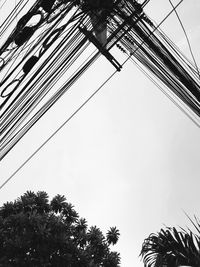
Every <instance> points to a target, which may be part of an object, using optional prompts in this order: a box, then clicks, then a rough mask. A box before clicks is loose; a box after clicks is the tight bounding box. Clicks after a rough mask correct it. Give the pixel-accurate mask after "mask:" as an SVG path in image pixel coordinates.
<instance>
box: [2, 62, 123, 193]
mask: <svg viewBox="0 0 200 267" xmlns="http://www.w3.org/2000/svg"><path fill="white" fill-rule="evenodd" d="M127 60H128V59H127ZM127 60H126V61H125V62H124V63H123V65H124V64H125V63H126V62H127ZM116 73H117V70H116V71H114V72H113V73H112V74H111V75H110V76H109V77H108V78H107V79H106V81H104V82H103V83H102V84H101V85H100V87H98V88H97V90H96V91H95V92H94V93H93V94H92V95H90V96H89V97H88V98H87V99H86V101H85V102H84V103H83V104H82V105H81V106H80V107H79V108H78V109H76V111H75V112H74V113H73V114H72V115H71V116H70V117H69V118H68V119H67V120H65V121H64V122H63V123H62V124H61V125H60V126H59V127H58V129H57V130H56V131H55V132H53V134H51V135H50V136H49V137H48V139H47V140H46V141H45V142H44V143H42V145H41V146H39V147H38V148H37V149H36V150H35V151H34V152H33V153H32V154H31V155H30V156H29V157H28V158H27V159H26V160H25V161H24V162H23V163H22V164H21V165H20V167H19V168H17V170H16V171H14V172H13V174H12V175H11V176H10V177H9V178H8V179H6V180H5V181H4V182H3V184H2V185H1V186H0V190H1V189H2V188H3V187H4V186H5V185H6V184H7V183H8V182H9V181H10V180H11V179H12V178H13V177H14V176H15V175H16V174H17V173H18V172H19V171H20V170H21V169H22V168H23V167H24V166H25V165H26V164H27V163H28V162H29V161H30V160H31V159H32V158H33V157H34V156H35V155H36V154H37V153H38V152H39V151H40V150H41V149H42V148H43V147H44V146H45V145H46V144H47V143H48V142H49V141H50V140H51V139H52V138H53V137H54V136H55V135H56V134H57V133H58V132H59V131H60V130H61V129H62V128H63V127H64V126H65V125H66V124H67V123H68V122H69V121H70V120H71V119H72V118H73V117H74V116H75V115H76V114H77V113H78V112H79V111H80V110H81V109H82V108H83V107H84V106H85V105H86V104H87V103H88V102H89V101H90V100H91V99H92V98H93V97H94V96H95V95H96V94H97V93H98V92H99V91H100V90H101V89H102V87H103V86H104V85H105V84H106V83H107V82H108V81H109V80H110V79H111V78H112V77H113V76H114V75H115V74H116Z"/></svg>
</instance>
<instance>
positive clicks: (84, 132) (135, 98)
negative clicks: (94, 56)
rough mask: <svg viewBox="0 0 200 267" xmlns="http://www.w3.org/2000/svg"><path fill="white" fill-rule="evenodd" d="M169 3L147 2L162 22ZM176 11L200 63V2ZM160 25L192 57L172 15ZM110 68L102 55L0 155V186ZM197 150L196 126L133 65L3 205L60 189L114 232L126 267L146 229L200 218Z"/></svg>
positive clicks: (11, 187)
mask: <svg viewBox="0 0 200 267" xmlns="http://www.w3.org/2000/svg"><path fill="white" fill-rule="evenodd" d="M177 2H178V1H173V3H174V4H176V3H177ZM170 9H171V6H170V4H169V1H168V0H151V1H150V3H149V4H148V6H147V7H146V9H145V11H146V13H147V14H148V15H149V16H150V17H151V18H152V19H153V20H154V21H156V22H157V23H159V22H160V21H161V20H162V19H163V17H164V16H165V15H166V14H167V13H168V12H169V10H170ZM177 10H178V13H179V15H180V17H181V19H182V22H183V24H184V26H185V29H186V31H187V34H188V37H189V39H190V42H191V45H192V49H193V52H194V55H195V58H196V60H197V63H198V64H199V63H200V54H199V41H200V24H199V12H200V2H199V1H198V0H184V1H183V2H182V4H181V5H180V6H179V8H178V9H177ZM162 29H163V30H164V31H165V33H166V34H167V35H168V36H169V37H170V38H171V39H172V40H173V41H174V42H175V43H176V44H177V45H178V46H179V48H180V49H181V50H182V51H183V53H184V54H185V55H187V56H188V58H190V59H191V56H190V53H189V49H188V45H187V42H186V39H185V36H184V34H183V31H182V29H181V27H180V24H179V22H178V21H177V18H176V16H175V15H174V14H173V15H171V16H170V17H169V19H168V20H167V21H166V22H165V23H164V24H163V25H162ZM119 57H120V55H119ZM113 71H114V69H113V67H112V66H111V65H110V63H109V62H107V61H106V60H105V59H104V58H101V59H99V61H98V62H97V63H95V64H94V65H93V66H92V67H91V68H90V69H89V70H88V71H87V73H86V74H85V75H84V76H83V77H82V78H81V79H80V81H78V83H77V85H76V86H75V87H74V90H73V92H72V93H70V94H69V95H66V96H64V97H63V98H62V99H60V100H59V101H58V103H57V104H56V105H55V106H54V107H53V108H52V109H51V110H50V111H49V112H48V114H46V115H45V116H44V117H43V118H42V119H41V120H40V121H39V122H38V124H37V125H35V126H34V127H33V128H32V129H31V131H29V132H28V133H27V134H26V136H25V137H24V138H23V139H22V140H21V141H20V142H19V143H18V145H16V147H14V148H13V149H12V150H11V152H10V153H9V154H8V155H7V156H6V157H5V158H4V159H3V160H2V162H1V166H0V182H1V183H3V181H5V180H6V179H7V178H8V177H9V176H10V175H11V174H12V173H13V172H14V171H15V170H16V169H17V168H18V167H19V166H20V165H21V164H22V163H23V162H24V161H25V160H26V159H27V158H28V157H29V156H30V155H31V154H32V153H33V152H34V151H35V150H36V149H37V148H38V147H39V146H40V145H41V144H42V143H43V142H44V141H45V140H46V139H47V138H48V137H49V136H50V135H51V134H52V133H53V132H54V131H55V130H56V129H57V128H58V127H59V126H60V125H61V124H62V123H63V122H64V121H65V120H66V118H67V117H68V116H69V115H70V114H71V113H72V112H73V110H75V109H76V108H77V107H78V106H79V105H80V104H81V103H82V102H83V101H84V99H86V98H87V96H89V95H90V94H91V93H92V92H93V91H94V90H95V89H96V88H98V86H99V85H100V84H101V83H102V81H103V80H105V78H106V77H108V76H109V75H110V73H112V72H113ZM199 151H200V142H199V128H198V127H197V126H196V125H195V124H194V123H193V122H192V121H191V120H190V119H189V118H188V117H187V116H186V115H185V114H183V113H182V112H181V111H180V110H179V109H178V108H177V107H176V106H175V105H174V104H173V103H172V102H171V101H170V100H169V99H168V98H167V97H166V96H165V95H164V94H163V93H162V92H161V91H159V89H158V88H157V87H155V85H153V84H152V83H151V81H149V80H148V79H147V78H146V76H144V74H142V73H141V72H140V71H139V70H138V69H137V68H136V67H135V65H134V64H133V63H132V62H131V61H129V62H128V63H127V64H125V65H124V67H123V69H122V71H121V72H120V73H117V74H116V75H115V76H114V77H113V78H112V79H111V80H110V81H109V82H108V83H106V85H105V86H104V87H103V88H102V90H101V91H100V92H99V93H98V94H97V95H96V96H95V97H94V98H93V99H92V100H91V101H90V102H89V103H88V104H87V105H86V106H85V107H84V108H83V109H82V110H81V111H80V112H79V113H78V114H77V115H76V116H75V117H74V118H73V119H72V120H71V121H70V122H69V123H68V124H67V125H66V126H65V127H63V128H62V129H61V130H60V131H59V133H58V134H57V135H56V136H55V137H54V138H52V139H51V140H50V141H49V142H48V143H47V144H46V145H45V146H44V147H43V148H42V149H41V150H40V151H39V152H38V153H37V154H36V155H35V156H34V157H33V158H32V159H31V160H30V161H29V162H28V163H27V164H26V165H25V166H24V167H23V168H22V169H21V170H20V171H19V172H18V173H17V174H16V175H15V176H14V177H13V178H12V180H11V181H10V182H9V183H8V184H7V185H6V186H4V187H3V188H2V189H1V192H0V205H1V204H3V203H4V202H6V201H10V200H14V199H16V198H17V197H19V196H20V195H21V194H23V193H24V192H26V191H27V190H32V191H35V192H37V191H39V190H44V191H46V192H47V193H48V194H49V196H50V198H51V197H53V196H55V195H56V194H58V193H59V194H63V195H65V196H66V197H67V200H68V201H69V202H71V203H72V204H73V205H74V206H75V209H76V210H77V212H78V213H79V215H80V216H81V217H84V218H86V219H87V221H88V224H89V225H97V226H98V227H99V228H101V229H102V230H103V232H104V233H106V231H107V230H108V229H109V227H111V226H116V227H117V228H118V229H119V231H120V234H121V235H120V239H119V242H118V244H117V245H116V246H115V247H113V250H116V251H118V252H120V253H121V266H122V267H132V266H134V267H142V266H143V264H142V261H141V259H140V258H139V253H140V250H141V246H142V242H143V240H144V239H145V238H146V237H148V235H149V234H150V233H152V232H157V231H159V230H160V228H162V227H164V226H165V225H167V226H182V227H185V226H190V222H189V221H188V219H187V218H186V216H185V214H184V212H183V211H185V212H187V213H188V214H189V215H190V216H193V215H194V214H195V215H196V216H197V217H198V216H199V217H200V208H199V186H200V181H199V172H200V165H199V159H200V156H199Z"/></svg>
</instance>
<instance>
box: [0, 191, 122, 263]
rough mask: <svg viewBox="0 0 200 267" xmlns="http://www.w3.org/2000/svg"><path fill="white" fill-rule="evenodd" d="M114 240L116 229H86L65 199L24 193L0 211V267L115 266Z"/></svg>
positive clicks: (118, 259)
mask: <svg viewBox="0 0 200 267" xmlns="http://www.w3.org/2000/svg"><path fill="white" fill-rule="evenodd" d="M118 238H119V231H118V230H117V228H116V227H111V228H110V230H109V231H108V232H107V234H106V236H104V235H103V233H102V232H101V230H100V229H99V228H97V227H96V226H92V227H88V225H87V221H86V220H85V219H83V218H80V217H79V215H78V213H77V212H76V211H75V209H74V207H73V205H72V204H71V203H68V202H67V201H66V198H65V196H61V195H56V196H55V197H54V198H53V199H52V200H51V201H49V197H48V195H47V193H46V192H42V191H39V192H37V193H34V192H31V191H27V192H26V193H25V194H23V195H22V196H21V197H19V198H18V199H17V200H15V201H14V202H7V203H5V204H4V205H3V206H2V207H1V208H0V267H1V266H8V267H9V266H20V267H21V266H22V267H23V266H26V267H28V266H35V267H36V266H37V267H40V266H42V267H45V266H52V267H56V266H58V267H64V266H67V267H101V266H103V267H118V266H119V264H120V256H119V253H117V252H113V251H111V249H110V245H111V244H113V245H114V244H116V243H117V241H118Z"/></svg>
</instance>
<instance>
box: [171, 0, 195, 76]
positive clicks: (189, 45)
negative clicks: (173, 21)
mask: <svg viewBox="0 0 200 267" xmlns="http://www.w3.org/2000/svg"><path fill="white" fill-rule="evenodd" d="M169 2H170V4H171V6H172V8H173V10H174V12H175V14H176V16H177V19H178V21H179V23H180V25H181V28H182V30H183V32H184V34H185V38H186V40H187V43H188V47H189V50H190V54H191V56H192V59H193V61H194V65H195V68H196V71H197V74H198V76H199V78H200V73H199V69H198V66H197V62H196V60H195V57H194V53H193V51H192V47H191V44H190V40H189V37H188V35H187V32H186V30H185V27H184V26H183V23H182V21H181V19H180V16H179V14H178V12H177V10H176V8H175V7H174V5H173V3H172V1H171V0H169Z"/></svg>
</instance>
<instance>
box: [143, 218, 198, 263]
mask: <svg viewBox="0 0 200 267" xmlns="http://www.w3.org/2000/svg"><path fill="white" fill-rule="evenodd" d="M188 218H189V217H188ZM189 219H190V218H189ZM190 221H191V222H192V224H193V226H194V227H195V229H196V230H197V234H194V233H193V231H191V230H190V229H187V230H185V229H183V228H180V229H179V230H177V229H176V228H175V227H172V228H171V227H166V229H161V230H160V231H159V232H158V233H156V234H154V233H152V234H150V235H149V237H148V238H146V239H145V240H144V242H143V245H142V250H141V254H140V255H141V256H142V259H143V262H144V264H145V267H178V266H192V267H199V266H200V236H199V234H200V222H199V220H198V219H197V218H196V217H195V221H192V220H191V219H190Z"/></svg>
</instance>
